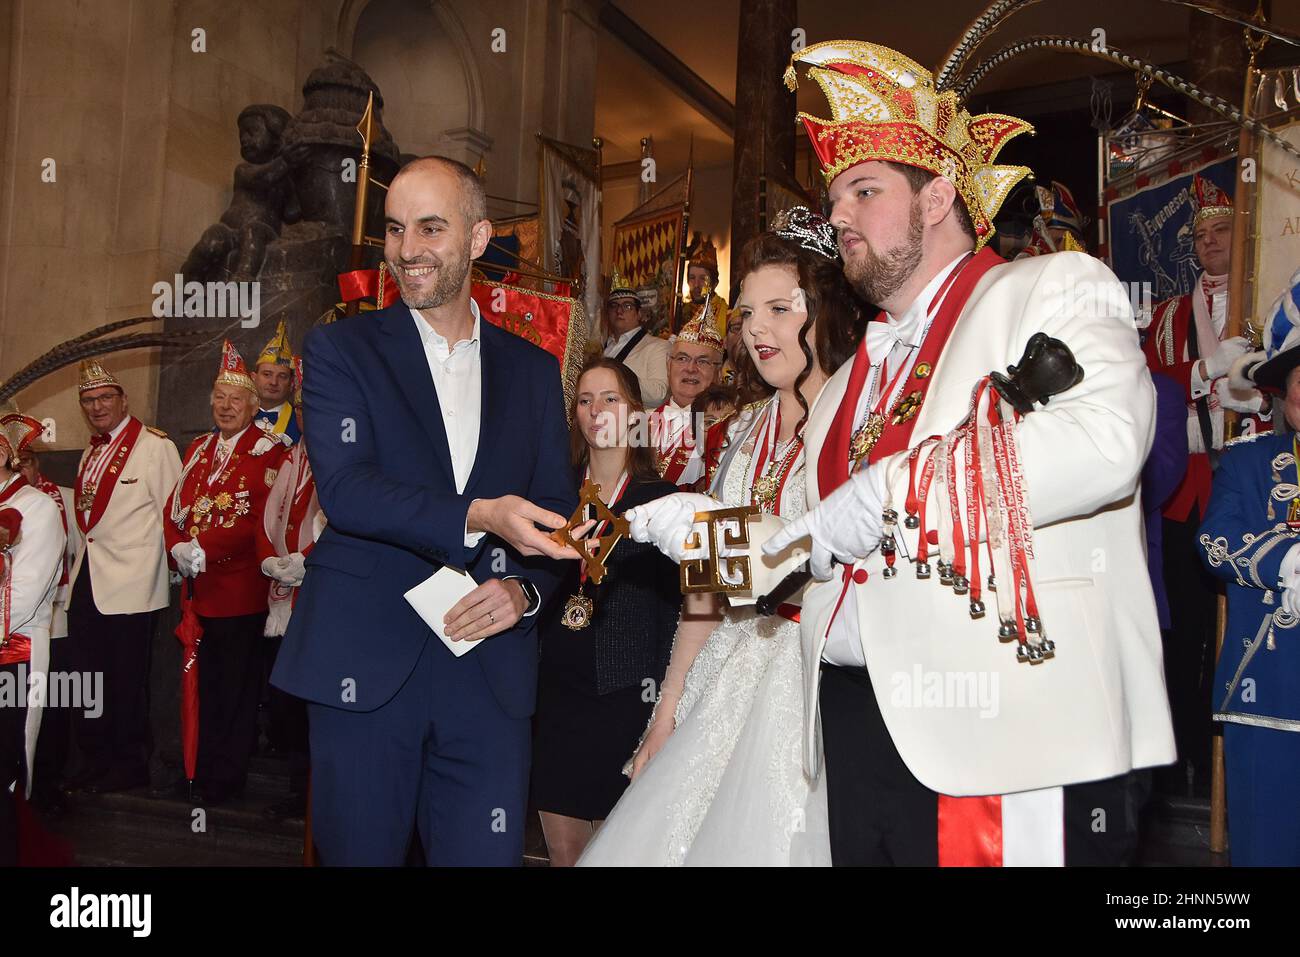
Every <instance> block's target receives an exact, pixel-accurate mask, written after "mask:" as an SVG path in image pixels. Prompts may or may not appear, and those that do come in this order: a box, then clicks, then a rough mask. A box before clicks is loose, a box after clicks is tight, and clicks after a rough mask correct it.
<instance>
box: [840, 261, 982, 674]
mask: <svg viewBox="0 0 1300 957" xmlns="http://www.w3.org/2000/svg"><path fill="white" fill-rule="evenodd" d="M965 258H966V254H965V253H962V254H961V255H960V256H958V257H957V258H956V259H954V260H953V261H952V262H950V263H948V265H946V266H944V267H943V268H942V269H941V270H939V272H938V273H937V274H936V275H935V277H934V278H933V279H931V280H930V283H929V285H927V286H926V287H925V288H924V289H922V290H921V294H920V295H919V296H917V297H916V299H914V300H913V301H912V304H911V305H910V306H908V307H907V309H906V310H905V311H904V312H903V314H902V315H901V316H899V317H897V318H895V317H894V316H892V315H890V314H889V313H885V318H884V320H883V321H881V320H876V321H874V322H869V323H867V333H866V335H867V355H868V356H870V357H871V359H872V362H873V364H874V363H875V362H878V361H880V358H883V359H884V360H885V364H886V368H885V374H884V375H877V376H876V387H875V390H874V391H875V392H876V394H875V395H868V394H867V391H868V390H867V389H865V388H864V389H863V390H862V395H860V396H859V397H858V407H857V410H856V411H855V412H854V416H853V422H854V425H855V427H856V426H857V424H858V423H860V422H861V421H862V420H863V418H864V417H865V416H866V414H867V411H868V410H869V409H870V408H871V407H872V406H873V405H875V402H876V400H877V399H878V398H879V390H880V389H883V388H884V386H885V383H886V382H887V381H888V379H889V377H890V376H891V375H894V374H895V373H897V372H898V369H899V363H906V362H914V361H915V358H916V354H918V353H919V352H920V351H921V344H922V343H923V342H925V334H926V332H927V331H928V330H927V329H926V326H927V323H926V316H927V314H928V310H929V307H930V300H932V299H933V298H934V295H935V293H937V292H938V291H939V287H940V286H942V285H943V281H944V280H945V279H947V278H948V274H949V273H951V272H952V271H953V269H955V268H956V267H957V265H958V264H959V263H961V262H962V261H963V260H964V259H965ZM904 384H905V383H904V382H903V381H902V379H900V380H899V388H900V389H901V388H902V386H903V385H904ZM972 385H973V383H972ZM953 424H954V425H955V424H956V423H953ZM864 467H865V466H864ZM877 491H880V492H881V493H882V495H881V497H882V500H883V490H882V489H878V490H877ZM837 571H839V569H838V568H837ZM849 587H853V586H849ZM822 660H823V661H826V662H828V663H829V664H832V665H842V666H845V667H854V668H865V667H866V665H867V659H866V657H865V656H864V655H863V653H862V636H861V634H860V631H859V628H858V603H857V602H856V601H852V600H849V601H845V602H844V603H843V604H841V605H840V610H839V611H838V612H837V613H836V615H835V617H834V619H832V621H831V627H830V633H829V634H828V635H827V637H826V647H825V648H823V649H822Z"/></svg>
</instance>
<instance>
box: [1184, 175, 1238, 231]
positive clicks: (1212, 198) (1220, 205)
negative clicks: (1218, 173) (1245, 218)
mask: <svg viewBox="0 0 1300 957" xmlns="http://www.w3.org/2000/svg"><path fill="white" fill-rule="evenodd" d="M1192 202H1193V203H1194V204H1195V206H1196V221H1197V222H1198V223H1203V222H1205V220H1207V219H1213V218H1214V217H1215V216H1231V215H1232V214H1233V212H1234V210H1233V206H1232V198H1231V197H1230V196H1229V195H1228V194H1227V193H1225V192H1224V191H1223V190H1222V189H1221V188H1220V187H1219V185H1218V184H1217V183H1215V182H1214V181H1213V180H1212V179H1209V178H1208V177H1205V176H1202V175H1201V174H1200V173H1197V174H1196V175H1195V176H1193V177H1192Z"/></svg>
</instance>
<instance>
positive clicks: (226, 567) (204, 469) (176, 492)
mask: <svg viewBox="0 0 1300 957" xmlns="http://www.w3.org/2000/svg"><path fill="white" fill-rule="evenodd" d="M265 435H266V433H264V432H263V431H262V430H261V429H260V428H258V427H257V426H256V425H254V426H250V427H249V428H248V429H247V430H246V431H245V432H244V434H243V435H242V436H240V438H239V441H238V442H237V443H236V444H235V449H234V452H233V453H232V454H231V456H230V461H229V462H228V463H226V467H225V469H224V470H223V471H222V473H221V475H220V476H218V477H217V478H216V480H214V481H213V482H212V484H210V485H209V484H208V474H209V473H210V472H211V470H212V453H213V451H214V449H215V448H216V433H210V434H208V435H202V436H199V437H198V438H197V439H195V440H194V441H193V442H191V443H190V447H189V448H188V449H187V450H186V451H185V459H184V462H185V464H184V470H183V471H182V473H181V478H180V481H179V482H178V483H177V485H176V488H174V489H173V490H172V494H171V495H169V496H168V497H167V505H166V510H165V514H164V522H163V530H164V537H165V538H166V540H167V551H168V552H169V553H170V551H171V550H172V548H173V547H174V546H175V545H176V544H178V543H179V542H184V541H188V540H189V539H191V538H197V539H198V541H199V546H200V547H201V548H202V549H203V551H204V553H205V554H206V556H207V569H206V570H205V571H203V572H201V573H200V574H199V575H198V576H197V577H196V578H195V579H194V610H195V612H196V613H197V614H199V615H202V616H203V617H206V618H234V617H236V616H237V615H253V614H257V613H258V612H264V611H266V590H267V589H266V584H267V582H266V578H265V576H263V575H262V567H261V560H260V559H259V558H258V556H257V534H258V530H259V529H260V528H261V527H262V512H263V507H264V505H265V503H266V494H267V492H269V491H270V489H271V486H272V484H274V482H275V476H276V473H277V471H278V470H279V468H280V465H281V463H283V461H284V457H285V455H286V453H287V451H288V450H287V448H286V447H285V446H284V445H283V444H281V443H280V442H279V441H276V442H275V444H274V445H273V446H272V447H271V448H269V449H266V450H265V451H263V452H261V453H260V454H254V453H253V447H254V446H255V445H256V444H257V442H258V440H259V439H262V438H263V437H264V436H265ZM263 444H265V443H263ZM178 496H179V509H178V508H177V497H178ZM169 561H170V556H169Z"/></svg>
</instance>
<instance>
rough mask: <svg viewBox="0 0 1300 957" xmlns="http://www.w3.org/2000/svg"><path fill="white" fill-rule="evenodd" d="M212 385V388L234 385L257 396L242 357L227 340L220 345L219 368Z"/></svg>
mask: <svg viewBox="0 0 1300 957" xmlns="http://www.w3.org/2000/svg"><path fill="white" fill-rule="evenodd" d="M212 384H213V385H214V386H218V385H236V386H239V387H240V388H241V389H247V390H248V391H249V392H251V393H253V394H254V395H257V386H256V385H254V384H253V377H252V376H250V375H249V374H248V367H247V366H245V365H244V357H243V356H241V355H240V354H239V350H238V349H236V348H235V346H234V343H232V342H231V341H230V340H229V339H227V340H225V341H224V342H223V343H222V344H221V368H220V369H219V370H217V380H216V381H215V382H214V383H212Z"/></svg>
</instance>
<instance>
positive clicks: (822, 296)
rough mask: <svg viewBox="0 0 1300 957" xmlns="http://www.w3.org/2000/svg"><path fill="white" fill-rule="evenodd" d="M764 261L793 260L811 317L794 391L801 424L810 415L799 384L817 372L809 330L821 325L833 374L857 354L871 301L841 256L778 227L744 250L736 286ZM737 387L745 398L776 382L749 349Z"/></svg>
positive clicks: (821, 361) (823, 354)
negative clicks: (809, 246)
mask: <svg viewBox="0 0 1300 957" xmlns="http://www.w3.org/2000/svg"><path fill="white" fill-rule="evenodd" d="M763 266H788V267H790V268H793V269H794V270H795V272H796V273H797V274H798V276H799V289H800V290H802V292H803V296H804V303H805V305H807V307H808V319H807V320H806V321H805V322H804V324H803V328H801V329H800V330H799V345H800V348H802V349H803V354H804V363H805V364H804V369H803V371H802V372H800V373H799V377H798V378H797V379H795V384H794V387H795V396H796V397H797V398H798V400H799V405H800V407H801V408H802V409H803V418H801V419H800V420H799V426H798V427H799V428H802V427H803V424H804V422H805V421H807V419H808V403H807V402H806V401H805V400H804V397H803V394H802V393H800V392H799V387H800V386H802V385H803V384H804V381H805V380H806V379H807V378H808V375H809V373H810V372H812V364H813V351H812V350H811V349H809V348H808V330H809V329H811V328H812V326H813V324H814V323H816V325H817V335H816V341H815V342H814V343H813V346H814V348H815V349H816V352H817V360H816V361H817V364H818V365H819V366H820V367H821V370H822V371H823V372H825V373H826V374H827V375H828V376H829V375H832V374H833V373H834V372H835V370H836V369H838V368H839V367H840V366H841V365H843V364H844V363H845V362H847V361H848V360H849V359H850V358H852V356H853V353H854V352H855V351H857V348H858V342H859V341H860V340H861V339H862V334H863V332H864V330H865V329H866V323H867V316H866V308H867V307H866V305H865V304H864V303H863V302H862V300H861V299H859V298H858V296H857V293H855V292H854V291H853V287H852V286H851V285H849V281H848V280H847V279H845V278H844V266H843V264H842V263H841V262H840V261H839V260H838V259H827V258H826V257H825V256H823V255H821V254H820V253H815V252H812V251H811V250H808V249H804V248H803V247H802V246H800V245H799V243H797V242H795V241H794V240H792V239H783V238H782V237H780V236H778V235H777V234H776V233H772V232H767V233H759V234H758V235H757V236H755V237H754V238H753V239H751V240H750V241H749V242H748V243H746V244H745V248H744V250H743V251H742V252H741V254H740V266H739V268H738V269H737V271H736V276H737V277H738V279H737V281H736V288H737V289H739V288H740V284H741V283H743V282H744V281H745V277H746V276H747V275H749V274H750V273H751V272H754V271H755V270H756V269H760V268H762V267H763ZM736 389H737V392H739V394H740V401H741V402H742V403H747V402H753V401H755V400H756V399H760V398H763V397H764V396H769V395H771V394H772V392H773V391H774V390H773V388H772V387H771V386H770V385H768V384H767V383H766V382H764V381H763V377H762V376H760V375H759V374H758V370H757V369H756V368H754V360H752V359H751V358H750V357H749V350H748V349H741V350H740V355H739V357H738V358H737V361H736Z"/></svg>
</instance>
